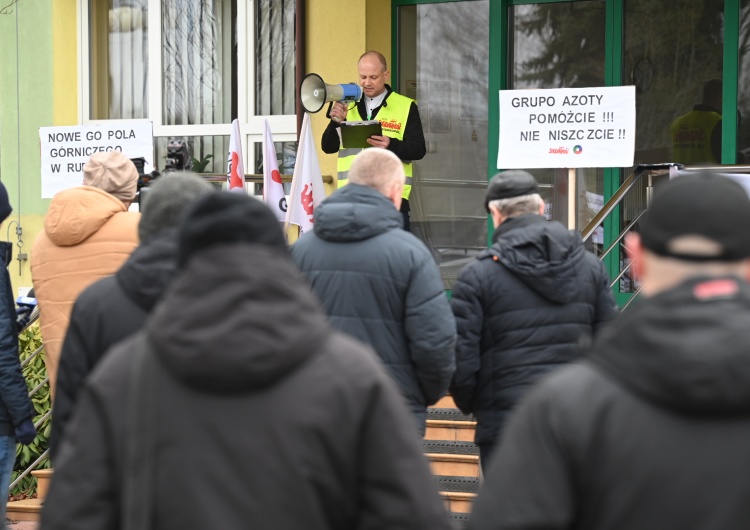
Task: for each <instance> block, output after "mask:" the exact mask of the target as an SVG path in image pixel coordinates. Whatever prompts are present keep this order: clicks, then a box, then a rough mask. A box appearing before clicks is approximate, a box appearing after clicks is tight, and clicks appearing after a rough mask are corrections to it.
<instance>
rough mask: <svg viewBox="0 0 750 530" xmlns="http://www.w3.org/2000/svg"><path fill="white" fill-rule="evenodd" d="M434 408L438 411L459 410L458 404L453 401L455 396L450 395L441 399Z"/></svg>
mask: <svg viewBox="0 0 750 530" xmlns="http://www.w3.org/2000/svg"><path fill="white" fill-rule="evenodd" d="M432 407H433V408H436V409H458V407H457V406H456V402H455V401H453V396H451V395H450V394H448V395H447V396H443V397H441V398H440V399H439V400H438V402H437V403H435V404H434V405H432Z"/></svg>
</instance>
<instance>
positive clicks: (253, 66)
mask: <svg viewBox="0 0 750 530" xmlns="http://www.w3.org/2000/svg"><path fill="white" fill-rule="evenodd" d="M82 4H83V5H82V13H83V17H84V18H83V20H87V21H88V31H87V32H86V33H85V34H84V35H83V36H82V43H83V46H82V53H83V56H82V65H84V67H82V68H81V72H82V83H81V86H82V87H83V90H82V91H81V92H82V96H81V98H82V101H81V109H82V111H81V112H82V116H81V122H82V123H88V122H92V121H96V120H115V119H148V120H151V121H152V122H153V124H154V136H155V144H156V146H155V149H156V165H157V168H163V165H164V159H165V150H166V144H167V142H168V140H169V139H170V138H178V139H182V140H183V141H184V142H185V143H186V144H187V146H188V149H189V152H190V158H194V159H195V160H197V161H202V162H204V163H205V162H206V161H207V163H205V168H204V171H205V172H209V173H224V172H225V171H226V153H227V151H228V143H229V128H230V124H231V122H232V120H233V119H234V118H238V119H239V121H240V128H241V130H242V132H243V134H244V135H245V142H244V146H245V150H244V152H245V157H246V160H245V167H246V168H252V167H254V164H253V163H251V160H252V158H253V155H252V154H253V153H254V152H255V150H256V148H255V145H254V144H255V143H260V142H261V138H262V136H261V135H262V132H263V121H262V120H263V119H264V118H266V119H268V120H269V122H270V124H271V130H272V132H273V135H274V139H275V141H277V142H287V143H288V142H296V139H297V138H296V127H297V124H296V117H295V115H294V113H295V105H294V101H295V86H296V81H295V77H294V76H295V41H294V37H295V27H294V26H295V2H294V0H258V1H256V2H250V3H248V2H238V1H237V0H82ZM252 58H255V60H252ZM279 145H281V144H279Z"/></svg>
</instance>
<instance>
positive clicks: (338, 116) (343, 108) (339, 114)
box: [327, 101, 349, 123]
mask: <svg viewBox="0 0 750 530" xmlns="http://www.w3.org/2000/svg"><path fill="white" fill-rule="evenodd" d="M347 114H349V102H346V103H342V102H340V101H336V102H333V104H332V106H331V108H330V109H328V114H327V116H328V117H329V118H331V119H332V120H333V121H335V122H337V123H341V122H342V121H346V115H347Z"/></svg>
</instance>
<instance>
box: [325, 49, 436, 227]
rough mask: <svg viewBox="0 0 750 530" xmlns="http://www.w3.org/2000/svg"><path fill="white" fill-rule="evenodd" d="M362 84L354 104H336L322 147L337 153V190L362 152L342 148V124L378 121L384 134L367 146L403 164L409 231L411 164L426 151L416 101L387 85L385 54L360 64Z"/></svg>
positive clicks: (372, 53) (404, 211)
mask: <svg viewBox="0 0 750 530" xmlns="http://www.w3.org/2000/svg"><path fill="white" fill-rule="evenodd" d="M357 71H358V73H359V85H360V86H361V87H362V92H363V95H364V97H362V98H361V99H359V101H357V102H356V103H354V104H350V102H348V101H345V102H342V101H336V102H335V103H333V106H332V107H331V109H330V111H329V115H330V117H331V122H330V123H329V124H328V127H327V128H326V130H325V131H324V132H323V138H322V141H321V147H322V149H323V152H325V153H329V154H333V153H338V155H339V158H338V164H337V173H338V187H339V188H340V187H342V186H345V185H346V184H347V183H348V182H349V177H348V174H349V168H350V167H351V165H352V161H353V160H354V157H355V156H356V155H357V153H359V152H360V151H361V149H357V148H343V147H342V146H341V138H340V135H339V131H338V129H339V127H340V126H341V122H342V121H363V120H377V121H379V122H380V123H381V126H382V130H383V135H382V136H370V137H369V138H368V139H367V143H368V144H370V145H371V146H372V147H380V148H383V149H388V150H389V151H391V152H392V153H394V154H395V155H396V156H398V157H399V158H400V159H401V161H402V162H403V164H404V173H405V174H406V184H405V185H404V191H403V194H402V197H403V200H402V202H401V213H402V215H403V219H404V229H405V230H409V196H410V195H411V186H412V175H413V168H412V161H414V160H421V159H422V158H424V155H425V152H426V148H425V141H424V132H423V131H422V120H421V119H420V118H419V109H418V108H417V104H416V102H415V101H414V100H413V99H410V98H407V97H406V96H402V95H401V94H398V93H396V92H394V91H393V89H392V88H391V87H390V85H388V84H386V82H387V81H388V79H389V77H390V72H389V71H388V64H387V62H386V60H385V57H384V56H383V54H382V53H380V52H376V51H369V52H366V53H365V54H364V55H362V57H360V58H359V62H358V63H357Z"/></svg>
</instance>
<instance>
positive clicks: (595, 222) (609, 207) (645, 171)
mask: <svg viewBox="0 0 750 530" xmlns="http://www.w3.org/2000/svg"><path fill="white" fill-rule="evenodd" d="M673 169H674V170H679V171H680V172H702V171H711V172H714V173H724V174H731V173H735V174H736V173H743V174H744V173H750V165H739V164H736V165H725V166H724V165H717V166H683V165H682V164H678V163H672V162H669V163H664V164H639V165H638V166H636V168H635V169H634V170H633V172H632V173H631V174H630V176H628V178H626V179H625V181H624V182H623V183H622V185H621V186H620V187H619V188H618V189H617V191H616V192H615V193H614V194H613V195H612V197H611V198H610V199H609V200H608V201H607V202H606V204H604V206H602V209H601V210H599V212H597V214H596V215H595V216H594V218H593V219H592V220H591V221H590V222H589V223H588V224H587V225H586V227H585V228H584V229H583V230H582V231H581V237H582V239H583V241H584V242H586V241H588V240H589V239H590V238H591V236H592V235H593V234H594V231H595V230H596V229H597V228H598V227H599V226H600V225H601V224H602V223H603V222H604V221H605V220H606V219H607V218H608V217H609V216H610V215H611V214H612V212H614V211H615V208H617V206H619V205H620V204H621V203H622V201H623V200H624V199H625V197H626V195H627V194H628V192H629V191H630V190H632V189H633V188H634V187H635V185H636V184H637V183H638V182H639V181H640V180H641V178H643V177H644V176H645V177H646V178H648V184H647V187H646V208H644V209H643V210H641V211H640V212H638V214H637V215H636V216H635V217H634V218H633V220H632V221H630V222H629V223H628V225H627V226H626V227H625V228H624V229H622V231H621V232H620V233H619V235H618V236H617V237H616V238H615V240H614V241H613V242H612V243H611V244H610V245H609V247H607V249H606V250H605V251H604V252H602V253H601V255H599V256H598V257H599V259H601V260H603V259H604V258H606V257H607V256H608V255H609V254H610V253H611V252H612V251H613V250H614V249H616V248H618V249H619V248H620V246H624V243H623V239H624V238H625V235H626V234H627V233H628V232H629V231H630V230H631V229H632V228H633V227H634V226H635V225H636V223H638V221H639V220H640V219H641V217H642V216H643V214H644V213H646V210H647V209H648V206H649V204H651V197H652V195H653V191H654V183H653V179H654V177H658V176H665V175H667V174H669V172H670V171H672V170H673ZM632 266H633V262H628V263H626V264H625V265H624V266H623V267H622V269H621V270H620V272H619V274H618V275H617V276H616V277H615V278H614V279H613V280H612V282H611V283H610V285H609V286H610V288H612V287H614V286H615V285H616V284H617V282H619V281H620V280H621V279H622V277H623V276H624V275H625V274H626V273H627V272H628V271H630V270H631V268H632ZM640 292H641V288H640V287H638V288H637V289H636V290H635V292H633V296H631V297H630V299H629V300H628V301H627V303H626V304H625V305H624V306H623V307H622V310H623V311H624V310H625V309H626V308H627V307H628V306H629V305H630V303H631V302H632V301H633V300H635V298H636V297H637V296H638V295H639V294H640Z"/></svg>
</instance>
